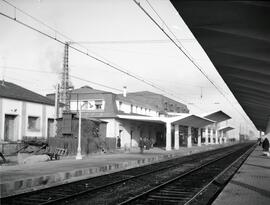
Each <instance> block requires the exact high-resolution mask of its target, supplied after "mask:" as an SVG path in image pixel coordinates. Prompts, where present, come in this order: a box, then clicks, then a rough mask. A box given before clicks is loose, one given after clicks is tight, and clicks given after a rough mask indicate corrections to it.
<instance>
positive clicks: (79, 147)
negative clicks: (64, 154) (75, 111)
mask: <svg viewBox="0 0 270 205" xmlns="http://www.w3.org/2000/svg"><path fill="white" fill-rule="evenodd" d="M83 105H84V104H82V105H80V109H79V127H78V148H77V155H76V160H81V159H82V148H81V138H82V136H81V135H82V134H81V129H82V106H83Z"/></svg>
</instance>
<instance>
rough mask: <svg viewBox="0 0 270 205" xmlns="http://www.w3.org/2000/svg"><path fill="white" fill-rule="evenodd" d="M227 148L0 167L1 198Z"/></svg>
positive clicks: (151, 152)
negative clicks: (178, 157)
mask: <svg viewBox="0 0 270 205" xmlns="http://www.w3.org/2000/svg"><path fill="white" fill-rule="evenodd" d="M228 145H229V144H226V145H225V144H223V145H208V146H202V147H195V146H194V147H191V148H185V147H180V150H177V151H174V150H173V151H165V150H162V149H158V148H154V149H150V150H145V151H144V153H143V154H140V153H139V150H138V149H135V150H132V151H130V152H128V153H117V154H102V155H101V154H100V155H90V156H87V157H85V158H84V159H83V160H75V157H73V158H66V159H61V160H57V161H48V162H39V163H35V164H30V165H29V164H22V165H16V166H1V167H0V178H1V182H0V189H1V197H5V196H9V195H13V194H18V193H23V192H27V191H32V190H37V189H41V188H46V187H51V186H55V185H58V184H64V183H68V182H71V181H76V180H79V179H84V178H88V177H94V176H98V175H103V174H107V173H111V172H116V171H121V170H124V169H128V168H133V167H138V166H143V165H146V164H150V163H154V162H158V161H162V160H166V159H170V158H173V157H177V156H185V155H189V154H192V153H197V152H202V151H206V150H210V149H216V148H220V147H224V146H228Z"/></svg>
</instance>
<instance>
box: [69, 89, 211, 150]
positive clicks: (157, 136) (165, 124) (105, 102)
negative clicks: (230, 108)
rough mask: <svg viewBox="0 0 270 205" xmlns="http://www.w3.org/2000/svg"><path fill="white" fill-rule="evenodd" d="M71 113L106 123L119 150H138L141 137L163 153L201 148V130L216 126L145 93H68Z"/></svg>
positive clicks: (209, 121)
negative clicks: (119, 146)
mask: <svg viewBox="0 0 270 205" xmlns="http://www.w3.org/2000/svg"><path fill="white" fill-rule="evenodd" d="M70 109H71V111H73V112H78V111H79V110H80V109H81V110H82V115H83V116H85V117H92V118H98V119H100V120H102V121H106V122H107V123H108V124H107V131H106V137H109V138H118V137H119V138H120V139H121V140H120V141H121V147H137V146H138V142H139V138H140V137H142V138H144V139H148V140H151V141H152V143H153V144H154V146H157V147H164V148H165V149H166V150H171V149H179V146H187V147H191V146H193V145H197V146H201V133H202V130H203V128H204V127H206V126H208V125H209V126H211V125H214V123H216V121H215V120H212V119H208V118H206V117H201V116H198V115H195V114H189V110H188V108H187V106H186V105H184V104H182V103H180V102H177V101H175V100H173V99H170V98H168V97H165V96H163V95H160V94H157V93H152V92H148V91H142V92H134V93H126V92H124V93H123V94H114V93H111V92H106V91H102V90H95V89H93V88H91V87H89V86H84V87H81V88H79V89H75V90H73V91H72V92H71V102H70Z"/></svg>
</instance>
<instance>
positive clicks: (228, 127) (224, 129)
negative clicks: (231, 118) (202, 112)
mask: <svg viewBox="0 0 270 205" xmlns="http://www.w3.org/2000/svg"><path fill="white" fill-rule="evenodd" d="M233 129H234V127H231V126H225V127H221V128H219V129H218V131H221V132H228V131H230V130H233Z"/></svg>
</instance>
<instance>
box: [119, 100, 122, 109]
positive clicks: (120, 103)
mask: <svg viewBox="0 0 270 205" xmlns="http://www.w3.org/2000/svg"><path fill="white" fill-rule="evenodd" d="M122 104H123V103H122V102H121V101H119V110H122Z"/></svg>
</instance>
